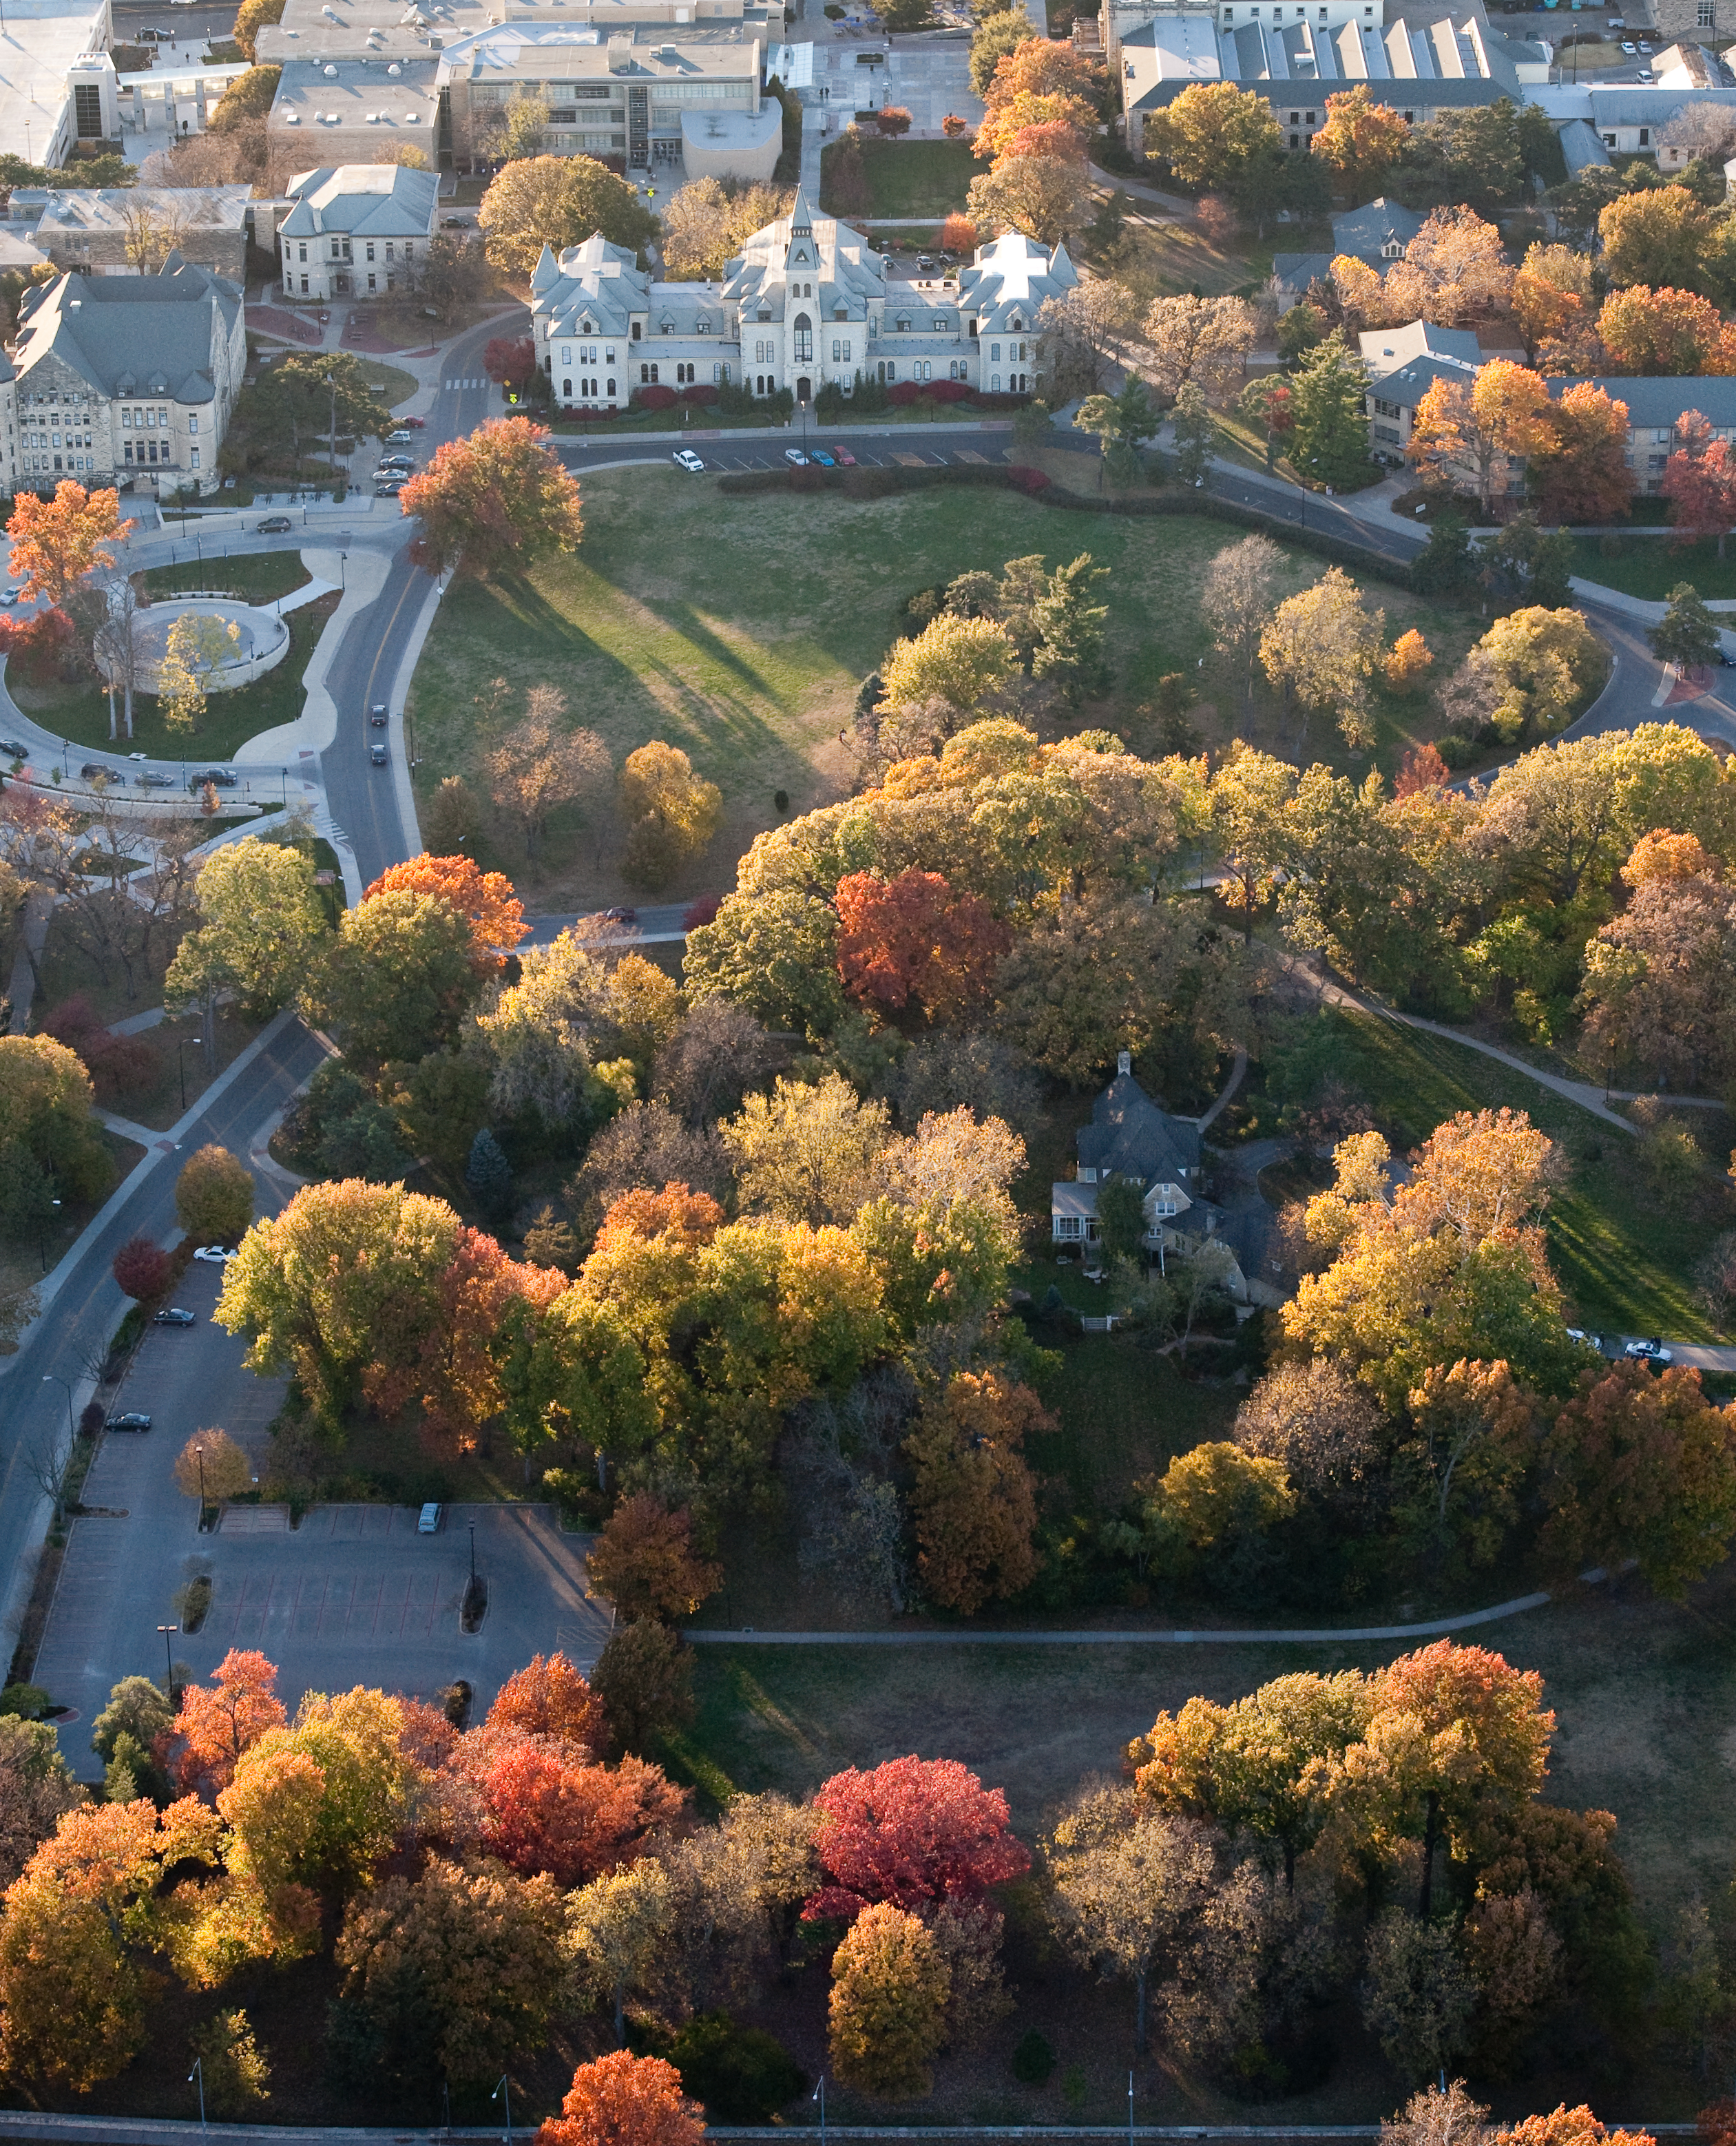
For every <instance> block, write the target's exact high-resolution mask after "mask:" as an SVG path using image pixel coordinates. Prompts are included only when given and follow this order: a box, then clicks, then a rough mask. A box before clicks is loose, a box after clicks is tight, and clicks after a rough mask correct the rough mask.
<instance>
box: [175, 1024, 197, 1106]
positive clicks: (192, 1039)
mask: <svg viewBox="0 0 1736 2146" xmlns="http://www.w3.org/2000/svg"><path fill="white" fill-rule="evenodd" d="M197 1041H199V1039H198V1037H197V1036H177V1038H176V1041H175V1063H176V1064H177V1066H179V1067H180V1069H181V1107H182V1110H185V1109H186V1108H187V1059H186V1056H185V1055H184V1054H185V1052H186V1050H187V1045H188V1044H190V1043H197Z"/></svg>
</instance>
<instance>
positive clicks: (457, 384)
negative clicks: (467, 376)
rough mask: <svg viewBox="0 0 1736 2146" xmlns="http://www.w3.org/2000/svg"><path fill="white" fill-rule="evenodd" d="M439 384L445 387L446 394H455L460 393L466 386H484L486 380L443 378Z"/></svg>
mask: <svg viewBox="0 0 1736 2146" xmlns="http://www.w3.org/2000/svg"><path fill="white" fill-rule="evenodd" d="M440 384H441V387H444V388H445V390H446V392H447V394H448V395H457V394H460V393H461V392H463V390H464V389H465V388H466V387H486V386H487V385H488V382H487V381H486V378H484V379H479V380H443V381H441V383H440Z"/></svg>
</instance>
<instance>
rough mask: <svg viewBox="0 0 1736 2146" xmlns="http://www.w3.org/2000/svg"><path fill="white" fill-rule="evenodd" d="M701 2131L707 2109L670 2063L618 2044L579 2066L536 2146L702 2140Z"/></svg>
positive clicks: (641, 2145)
mask: <svg viewBox="0 0 1736 2146" xmlns="http://www.w3.org/2000/svg"><path fill="white" fill-rule="evenodd" d="M705 2135H706V2126H705V2111H704V2110H703V2109H701V2107H700V2105H699V2104H698V2103H697V2102H696V2101H689V2100H688V2099H686V2096H685V2095H684V2094H682V2092H681V2074H680V2073H679V2072H678V2071H677V2070H676V2068H675V2066H674V2065H673V2064H668V2063H666V2062H665V2060H664V2059H662V2058H661V2057H636V2056H634V2055H632V2054H631V2052H630V2051H628V2050H626V2049H616V2050H614V2051H613V2052H611V2054H609V2055H608V2056H606V2057H598V2058H597V2059H596V2061H595V2062H594V2063H592V2064H581V2065H580V2066H579V2068H578V2069H577V2070H576V2072H575V2073H574V2074H573V2075H572V2084H571V2086H570V2087H569V2088H568V2089H567V2090H566V2097H565V2099H563V2100H562V2102H561V2114H560V2115H558V2116H549V2117H545V2118H544V2119H543V2122H542V2128H541V2130H539V2131H538V2133H537V2134H536V2146H704V2140H705Z"/></svg>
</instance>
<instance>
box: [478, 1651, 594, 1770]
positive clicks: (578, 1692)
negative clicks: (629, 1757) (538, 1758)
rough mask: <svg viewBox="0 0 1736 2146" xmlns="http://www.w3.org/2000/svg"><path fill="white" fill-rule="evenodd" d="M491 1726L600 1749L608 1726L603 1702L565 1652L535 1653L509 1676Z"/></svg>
mask: <svg viewBox="0 0 1736 2146" xmlns="http://www.w3.org/2000/svg"><path fill="white" fill-rule="evenodd" d="M488 1725H489V1727H490V1728H491V1729H523V1730H524V1731H525V1732H526V1734H527V1735H531V1736H558V1737H561V1739H563V1740H564V1741H565V1742H566V1743H569V1744H583V1745H584V1746H585V1747H586V1749H587V1750H592V1751H594V1750H596V1749H599V1748H600V1746H601V1744H602V1741H603V1738H604V1735H605V1734H606V1729H605V1727H604V1723H603V1703H602V1701H601V1699H599V1698H598V1697H597V1695H596V1693H595V1692H594V1691H592V1689H591V1687H590V1685H589V1684H586V1681H585V1679H584V1678H583V1677H581V1675H580V1674H579V1672H578V1671H577V1670H576V1669H575V1668H574V1667H573V1665H572V1664H571V1662H570V1661H568V1660H567V1659H566V1655H565V1654H546V1655H545V1654H533V1655H532V1656H531V1659H530V1660H529V1661H528V1662H526V1664H525V1666H524V1667H523V1668H522V1669H520V1670H518V1671H517V1672H516V1674H513V1675H511V1676H509V1677H508V1678H507V1679H506V1682H505V1683H504V1684H502V1685H501V1688H500V1689H499V1691H498V1692H497V1693H496V1694H495V1701H494V1704H493V1705H492V1706H491V1707H490V1708H489V1709H488Z"/></svg>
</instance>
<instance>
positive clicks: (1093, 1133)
mask: <svg viewBox="0 0 1736 2146" xmlns="http://www.w3.org/2000/svg"><path fill="white" fill-rule="evenodd" d="M1075 1145H1076V1147H1077V1151H1078V1155H1079V1163H1078V1171H1077V1175H1075V1176H1074V1177H1072V1178H1070V1179H1064V1180H1061V1181H1060V1183H1058V1184H1055V1185H1051V1186H1050V1196H1049V1208H1050V1240H1051V1241H1052V1242H1053V1243H1054V1244H1055V1245H1060V1246H1062V1247H1064V1248H1072V1247H1077V1248H1078V1249H1079V1250H1080V1251H1081V1252H1083V1253H1085V1254H1086V1255H1090V1252H1091V1250H1092V1249H1093V1248H1094V1247H1095V1245H1097V1243H1098V1242H1099V1239H1100V1231H1099V1226H1098V1220H1097V1200H1098V1195H1099V1193H1100V1190H1101V1189H1102V1188H1103V1186H1104V1185H1107V1184H1109V1183H1110V1182H1111V1181H1112V1180H1115V1179H1125V1180H1127V1181H1128V1182H1129V1183H1130V1184H1135V1185H1138V1186H1139V1187H1140V1194H1141V1197H1142V1205H1143V1206H1144V1209H1145V1235H1144V1237H1143V1238H1142V1240H1141V1242H1142V1244H1143V1245H1144V1248H1145V1251H1146V1252H1147V1253H1148V1254H1149V1255H1151V1256H1152V1257H1154V1258H1155V1259H1157V1260H1159V1261H1161V1260H1163V1258H1164V1257H1165V1255H1166V1254H1172V1253H1173V1254H1180V1255H1182V1256H1184V1257H1186V1256H1188V1255H1191V1254H1192V1253H1194V1252H1195V1251H1197V1250H1199V1248H1200V1245H1203V1244H1205V1243H1207V1242H1209V1241H1210V1240H1214V1239H1215V1238H1216V1237H1217V1234H1218V1229H1219V1225H1220V1222H1221V1221H1222V1220H1223V1214H1222V1210H1220V1208H1218V1207H1216V1206H1215V1205H1213V1203H1212V1202H1211V1201H1210V1200H1208V1199H1206V1197H1205V1192H1204V1190H1203V1185H1204V1180H1205V1167H1204V1160H1203V1157H1204V1146H1203V1143H1202V1141H1201V1140H1200V1127H1199V1125H1198V1123H1197V1121H1196V1120H1194V1119H1192V1118H1178V1117H1175V1116H1172V1115H1171V1114H1170V1112H1169V1111H1168V1110H1164V1109H1163V1108H1162V1107H1161V1106H1160V1105H1159V1104H1157V1103H1155V1102H1154V1101H1153V1100H1152V1099H1151V1097H1150V1095H1147V1094H1146V1093H1145V1090H1144V1089H1143V1088H1142V1087H1141V1086H1140V1084H1139V1082H1138V1081H1137V1080H1135V1078H1134V1076H1133V1056H1132V1053H1131V1052H1130V1051H1122V1052H1120V1055H1119V1056H1118V1058H1117V1060H1116V1071H1115V1079H1114V1080H1111V1081H1110V1084H1109V1085H1108V1087H1106V1088H1105V1090H1104V1091H1103V1093H1102V1094H1101V1095H1100V1096H1099V1097H1098V1098H1097V1100H1096V1101H1095V1103H1094V1104H1093V1105H1092V1106H1091V1121H1090V1124H1089V1125H1081V1126H1080V1129H1079V1132H1078V1134H1077V1135H1076V1136H1075ZM1225 1252H1226V1253H1228V1254H1229V1255H1230V1265H1231V1268H1232V1271H1231V1272H1230V1275H1229V1276H1228V1278H1227V1280H1226V1286H1227V1287H1228V1289H1229V1290H1230V1294H1231V1295H1233V1296H1236V1297H1241V1296H1243V1295H1245V1291H1246V1285H1245V1282H1244V1281H1243V1280H1242V1275H1241V1270H1240V1267H1239V1266H1237V1265H1235V1256H1234V1254H1233V1252H1232V1251H1231V1250H1230V1247H1229V1246H1228V1245H1225Z"/></svg>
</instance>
